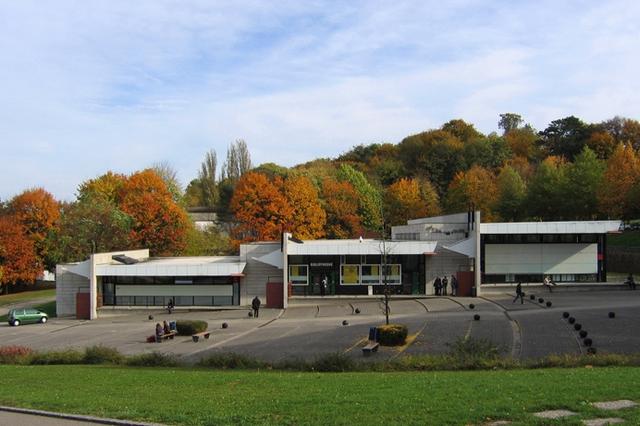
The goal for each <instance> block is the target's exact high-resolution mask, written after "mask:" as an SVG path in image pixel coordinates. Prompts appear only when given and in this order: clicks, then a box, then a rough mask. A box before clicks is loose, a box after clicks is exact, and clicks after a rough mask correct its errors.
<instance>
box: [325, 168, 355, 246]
mask: <svg viewBox="0 0 640 426" xmlns="http://www.w3.org/2000/svg"><path fill="white" fill-rule="evenodd" d="M322 198H323V200H324V209H325V212H326V214H327V225H326V233H327V237H329V238H356V237H358V236H360V235H362V224H361V221H360V216H358V214H357V211H358V206H359V205H360V203H359V201H358V193H357V192H356V190H355V189H354V188H353V186H352V185H351V184H350V183H349V182H338V181H336V180H334V179H331V178H325V179H324V180H323V181H322Z"/></svg>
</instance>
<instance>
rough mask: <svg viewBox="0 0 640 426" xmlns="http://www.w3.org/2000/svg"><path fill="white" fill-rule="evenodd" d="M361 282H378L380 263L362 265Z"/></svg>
mask: <svg viewBox="0 0 640 426" xmlns="http://www.w3.org/2000/svg"><path fill="white" fill-rule="evenodd" d="M362 284H380V265H362Z"/></svg>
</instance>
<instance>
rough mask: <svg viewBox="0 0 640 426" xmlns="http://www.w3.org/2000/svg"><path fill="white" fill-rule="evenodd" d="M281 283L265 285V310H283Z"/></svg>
mask: <svg viewBox="0 0 640 426" xmlns="http://www.w3.org/2000/svg"><path fill="white" fill-rule="evenodd" d="M283 296H284V295H283V294H282V283H267V306H266V307H267V308H280V309H281V308H283V307H284V298H283Z"/></svg>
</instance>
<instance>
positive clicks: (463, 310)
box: [0, 289, 640, 361]
mask: <svg viewBox="0 0 640 426" xmlns="http://www.w3.org/2000/svg"><path fill="white" fill-rule="evenodd" d="M529 292H531V291H529ZM535 296H536V298H535V300H531V299H530V298H529V294H527V297H525V302H524V304H520V302H519V301H518V302H517V303H513V297H514V294H513V293H511V290H510V289H505V290H504V291H501V290H494V291H493V292H492V294H490V295H487V296H485V297H482V298H456V297H423V298H418V299H411V298H402V299H400V298H394V299H393V300H392V302H391V321H392V322H397V323H402V324H406V325H407V326H408V327H409V335H410V339H409V341H410V344H408V345H406V346H403V347H401V348H380V351H379V352H378V353H377V354H376V355H375V356H372V357H370V358H367V359H372V360H384V359H392V358H394V357H402V356H407V355H422V354H443V353H447V352H449V350H450V344H451V343H453V342H455V341H456V340H457V339H459V338H464V337H471V338H485V339H489V340H491V341H492V342H494V343H495V344H496V345H498V346H499V347H500V349H501V351H502V353H503V354H504V355H506V356H513V357H514V358H517V359H530V358H539V357H543V356H546V355H550V354H580V353H585V352H586V351H587V347H585V346H584V343H583V339H581V338H580V336H579V335H578V332H577V331H576V330H575V329H574V326H573V325H571V324H569V322H568V321H567V320H566V319H564V318H563V316H562V314H563V312H569V313H570V315H571V316H572V317H574V318H575V322H576V323H579V324H581V326H582V330H585V331H587V333H588V337H589V338H591V339H592V341H593V347H595V348H596V349H597V351H598V352H599V353H602V352H615V353H636V352H640V333H638V332H637V330H636V328H637V327H638V325H639V324H640V291H639V292H632V291H628V290H618V289H617V290H602V291H555V292H553V293H547V292H541V291H540V292H539V294H536V295H535ZM539 297H542V298H544V302H543V303H539V302H538V298H539ZM548 301H549V302H551V306H550V307H548V306H547V305H546V302H548ZM470 304H473V305H474V308H473V309H471V308H470V307H469V305H470ZM356 309H357V310H359V311H360V313H358V314H357V313H356ZM248 312H249V309H235V310H217V311H213V310H181V309H178V310H176V311H175V312H174V313H173V314H171V315H169V314H168V313H167V312H166V310H161V309H150V310H127V309H120V310H113V309H103V310H101V311H100V318H99V319H97V320H94V321H84V320H75V319H63V318H53V319H51V320H50V321H49V322H48V323H47V324H44V325H42V324H35V325H24V326H20V327H11V326H9V325H8V324H6V323H3V324H1V325H0V341H1V342H2V345H3V346H6V345H23V346H29V347H31V348H33V349H36V350H56V349H63V348H69V347H72V348H79V349H82V348H85V347H87V346H92V345H98V344H100V345H105V346H110V347H114V348H117V349H118V350H119V351H121V352H122V353H124V354H137V353H143V352H152V351H161V352H166V353H173V354H176V355H178V356H180V357H182V358H183V359H185V360H187V361H197V360H198V359H200V358H202V357H206V356H207V355H210V354H213V353H224V352H235V353H240V354H245V355H249V356H252V357H256V358H260V359H263V360H266V361H279V360H283V359H290V358H303V359H313V358H315V357H317V356H318V355H322V354H326V353H335V352H342V353H346V354H349V355H351V356H353V357H358V358H362V352H361V351H360V347H361V346H363V345H364V344H365V342H366V338H367V335H368V330H369V327H372V326H376V325H380V324H383V323H384V316H383V309H382V304H381V302H380V299H379V298H353V299H337V298H336V299H334V298H314V299H292V300H290V305H289V307H288V308H287V309H284V310H280V309H261V310H260V317H259V318H251V317H249V316H248ZM609 312H615V317H614V318H609V315H608V314H609ZM475 314H478V315H479V316H480V319H479V320H477V321H476V320H474V315H475ZM149 315H152V316H153V319H152V320H150V319H149ZM181 319H198V320H205V321H207V322H208V323H209V330H211V331H212V333H211V338H210V339H201V340H200V341H199V342H198V343H194V342H193V341H192V339H191V338H190V337H188V336H178V337H176V338H175V339H173V340H169V341H165V342H163V343H146V338H147V336H150V335H152V334H153V333H154V327H155V324H156V322H162V321H164V320H167V321H169V320H181ZM345 320H346V321H347V322H348V325H343V321H345ZM223 323H227V324H228V327H227V328H223V327H222V324H223Z"/></svg>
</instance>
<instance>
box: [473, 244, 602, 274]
mask: <svg viewBox="0 0 640 426" xmlns="http://www.w3.org/2000/svg"><path fill="white" fill-rule="evenodd" d="M484 249H485V255H484V268H485V273H486V274H596V273H597V272H598V245H597V244H486V245H485V247H484Z"/></svg>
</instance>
